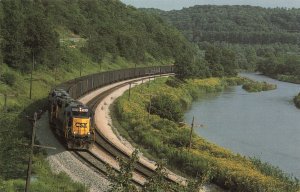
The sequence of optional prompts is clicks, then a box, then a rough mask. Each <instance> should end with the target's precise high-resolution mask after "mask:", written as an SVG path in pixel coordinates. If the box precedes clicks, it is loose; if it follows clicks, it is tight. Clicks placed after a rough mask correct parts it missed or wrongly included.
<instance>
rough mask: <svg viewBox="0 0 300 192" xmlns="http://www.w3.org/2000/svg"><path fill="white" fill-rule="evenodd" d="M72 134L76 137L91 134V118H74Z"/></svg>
mask: <svg viewBox="0 0 300 192" xmlns="http://www.w3.org/2000/svg"><path fill="white" fill-rule="evenodd" d="M72 132H73V133H74V135H78V136H86V135H88V133H89V132H90V119H89V118H73V125H72Z"/></svg>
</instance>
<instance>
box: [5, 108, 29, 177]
mask: <svg viewBox="0 0 300 192" xmlns="http://www.w3.org/2000/svg"><path fill="white" fill-rule="evenodd" d="M18 123H19V118H18V116H17V114H11V113H0V124H1V125H2V126H1V128H0V132H1V134H0V146H1V148H0V175H1V177H2V178H3V179H16V178H24V177H25V175H26V172H25V170H26V164H25V162H27V159H28V155H27V154H29V153H28V152H29V151H28V149H27V147H26V146H24V144H25V143H27V141H26V139H24V138H22V132H20V131H18V129H17V126H18Z"/></svg>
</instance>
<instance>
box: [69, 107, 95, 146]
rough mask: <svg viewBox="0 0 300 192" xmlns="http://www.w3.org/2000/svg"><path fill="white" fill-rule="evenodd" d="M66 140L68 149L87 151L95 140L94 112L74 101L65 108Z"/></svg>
mask: <svg viewBox="0 0 300 192" xmlns="http://www.w3.org/2000/svg"><path fill="white" fill-rule="evenodd" d="M65 115H66V116H65V120H66V122H65V130H64V132H65V139H66V141H67V145H68V148H71V149H87V148H88V146H89V145H90V144H91V143H92V142H93V140H94V130H93V122H92V121H93V113H92V111H91V110H90V109H89V108H88V107H86V106H84V105H82V104H81V103H79V102H77V101H74V102H71V103H70V105H69V106H67V107H66V108H65Z"/></svg>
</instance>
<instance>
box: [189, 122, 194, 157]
mask: <svg viewBox="0 0 300 192" xmlns="http://www.w3.org/2000/svg"><path fill="white" fill-rule="evenodd" d="M194 122H195V116H193V121H192V124H191V133H190V144H189V149H188V150H189V151H190V150H191V148H192V138H193V132H194Z"/></svg>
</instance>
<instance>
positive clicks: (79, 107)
mask: <svg viewBox="0 0 300 192" xmlns="http://www.w3.org/2000/svg"><path fill="white" fill-rule="evenodd" d="M173 72H174V67H173V66H155V67H144V68H131V69H121V70H116V71H107V72H101V73H97V74H92V75H88V76H84V77H80V78H77V79H74V80H71V81H67V82H65V83H63V84H60V85H58V86H57V87H55V88H54V89H52V90H51V92H50V93H49V97H48V114H49V123H50V125H51V127H52V128H53V130H54V132H55V133H56V134H57V135H58V136H59V137H60V138H61V139H62V140H63V141H64V143H65V144H66V146H67V148H68V149H88V148H89V147H90V146H91V144H92V143H93V142H94V140H95V132H94V117H93V111H92V110H91V109H90V108H89V107H87V106H86V105H84V104H82V103H81V102H79V101H77V100H76V99H78V98H79V97H81V96H83V95H85V94H86V93H88V92H90V91H92V90H95V89H97V88H100V87H103V86H105V85H109V84H112V83H115V82H120V81H123V80H126V79H133V78H137V77H144V76H149V75H159V74H167V73H173Z"/></svg>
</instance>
